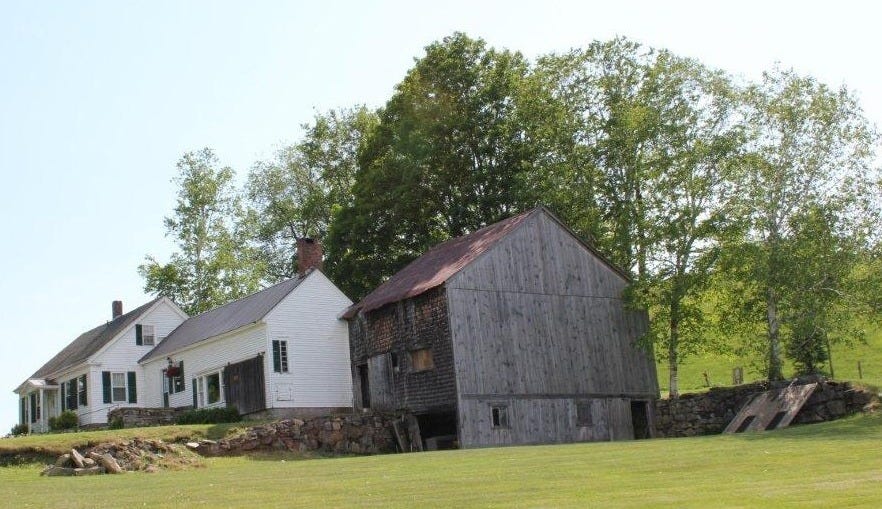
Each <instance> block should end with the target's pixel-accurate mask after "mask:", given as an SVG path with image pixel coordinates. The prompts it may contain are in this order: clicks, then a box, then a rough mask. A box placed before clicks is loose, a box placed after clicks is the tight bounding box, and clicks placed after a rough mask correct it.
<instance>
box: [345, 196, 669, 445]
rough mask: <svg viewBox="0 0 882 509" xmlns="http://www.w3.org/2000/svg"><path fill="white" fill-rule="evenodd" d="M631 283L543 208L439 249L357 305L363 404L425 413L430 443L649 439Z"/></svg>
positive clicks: (359, 399)
mask: <svg viewBox="0 0 882 509" xmlns="http://www.w3.org/2000/svg"><path fill="white" fill-rule="evenodd" d="M628 282H629V280H628V276H627V275H626V274H625V273H623V272H622V271H621V270H619V269H618V268H616V267H614V266H613V265H612V264H610V263H609V262H608V261H606V260H605V259H604V258H603V257H602V256H600V255H599V254H598V253H597V252H596V251H595V250H594V249H593V248H592V247H591V246H590V245H588V244H586V243H585V242H583V241H581V240H580V239H579V238H578V237H577V236H576V235H575V234H573V232H572V231H571V230H570V229H569V228H567V227H566V226H565V225H564V224H563V223H561V221H560V220H559V219H557V218H556V217H555V216H554V215H553V214H551V213H550V212H549V211H548V210H546V209H545V208H541V207H540V208H536V209H533V210H531V211H529V212H526V213H524V214H521V215H518V216H514V217H511V218H509V219H506V220H504V221H501V222H499V223H496V224H493V225H490V226H487V227H485V228H483V229H481V230H478V231H476V232H474V233H471V234H469V235H465V236H463V237H459V238H455V239H452V240H450V241H447V242H445V243H443V244H440V245H438V246H435V247H434V248H432V249H430V250H429V251H428V252H426V253H425V254H424V255H423V256H421V257H420V258H418V259H416V260H415V261H413V262H412V263H411V264H409V265H408V266H406V267H405V268H404V269H402V270H401V271H400V272H398V273H397V274H395V275H394V276H392V277H391V278H390V279H389V280H388V281H386V282H385V283H384V284H382V285H381V286H379V287H377V288H376V289H375V290H374V291H373V292H371V293H370V294H369V295H367V296H366V297H365V298H364V299H363V300H362V301H361V302H359V303H358V304H355V305H353V306H352V307H350V308H349V309H348V310H347V311H346V313H345V314H344V318H346V319H347V320H348V321H349V338H350V353H351V359H352V378H353V390H354V400H355V404H356V407H358V408H371V409H374V410H380V411H384V410H385V411H394V410H407V411H409V412H411V413H412V414H414V415H416V416H417V420H418V423H419V427H420V432H421V435H422V438H423V441H424V444H425V446H426V447H427V448H429V449H432V448H435V447H444V446H449V445H452V444H455V443H458V444H459V446H461V447H480V446H495V445H505V444H531V443H556V442H576V441H589V440H622V439H632V438H645V437H649V436H650V435H651V433H652V429H653V426H652V419H653V416H652V404H651V402H652V401H653V400H654V399H657V398H658V396H659V393H658V381H657V379H656V371H655V363H654V362H653V357H652V354H651V352H648V351H646V350H644V349H642V348H640V347H638V346H637V344H636V342H637V340H638V338H639V337H640V336H641V335H642V334H643V332H644V331H645V330H646V328H647V326H648V319H647V315H646V313H645V312H643V311H635V310H630V309H627V308H626V306H625V303H624V302H623V298H622V297H623V296H622V294H623V291H624V289H625V288H626V286H627V285H628Z"/></svg>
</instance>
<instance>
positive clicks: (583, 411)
mask: <svg viewBox="0 0 882 509" xmlns="http://www.w3.org/2000/svg"><path fill="white" fill-rule="evenodd" d="M593 425H594V423H593V420H592V418H591V402H590V401H577V402H576V426H593Z"/></svg>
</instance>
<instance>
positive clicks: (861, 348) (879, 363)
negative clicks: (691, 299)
mask: <svg viewBox="0 0 882 509" xmlns="http://www.w3.org/2000/svg"><path fill="white" fill-rule="evenodd" d="M760 360H761V359H754V358H751V357H737V356H726V355H710V354H708V355H703V356H699V357H689V358H687V359H686V362H685V363H683V364H681V365H680V391H681V392H694V391H700V390H703V389H706V388H707V385H706V384H705V380H704V376H703V374H702V373H703V372H704V371H707V374H708V378H709V380H710V383H711V386H719V385H732V369H733V368H734V367H736V366H741V367H743V368H744V381H745V382H751V381H755V380H761V379H763V378H764V374H763V373H760V371H759V370H757V369H755V368H752V367H751V366H756V365H761V363H760V362H759V361H760ZM858 361H860V362H861V369H862V371H863V378H862V379H860V381H861V382H863V383H865V384H870V385H874V386H876V387H882V327H880V326H878V325H874V326H871V327H869V328H868V329H867V342H866V344H856V345H853V346H846V345H833V368H834V374H835V375H836V378H837V379H838V380H855V381H858V380H859V379H858V368H857V363H858ZM657 368H658V381H659V387H661V390H662V392H663V393H664V392H667V390H668V366H667V364H666V363H664V362H659V363H658V366H657ZM792 372H793V368H792V366H790V365H786V366H785V372H784V373H785V376H788V375H790V374H792Z"/></svg>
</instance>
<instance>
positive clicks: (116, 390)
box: [110, 373, 127, 402]
mask: <svg viewBox="0 0 882 509" xmlns="http://www.w3.org/2000/svg"><path fill="white" fill-rule="evenodd" d="M110 377H111V378H110V383H111V386H110V387H111V391H112V394H113V401H114V402H116V401H122V402H125V401H126V397H127V393H126V374H125V373H111V375H110Z"/></svg>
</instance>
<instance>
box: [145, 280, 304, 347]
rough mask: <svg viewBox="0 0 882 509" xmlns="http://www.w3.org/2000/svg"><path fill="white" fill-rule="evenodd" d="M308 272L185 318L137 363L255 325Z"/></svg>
mask: <svg viewBox="0 0 882 509" xmlns="http://www.w3.org/2000/svg"><path fill="white" fill-rule="evenodd" d="M310 273H311V271H308V272H307V273H306V274H305V275H303V276H300V277H294V278H292V279H289V280H287V281H282V282H281V283H279V284H277V285H274V286H270V287H269V288H266V289H264V290H261V291H259V292H257V293H253V294H251V295H249V296H247V297H242V298H241V299H239V300H234V301H233V302H228V303H227V304H224V305H223V306H220V307H217V308H214V309H212V310H209V311H206V312H204V313H202V314H199V315H196V316H192V317H190V318H188V319H187V320H186V321H184V323H182V324H181V325H179V326H178V328H176V329H175V330H173V331H172V332H171V334H169V335H168V337H166V338H165V339H164V340H162V341H161V342H160V343H159V344H158V345H156V348H154V349H153V350H151V351H150V352H149V353H148V354H147V355H145V356H144V357H142V358H141V360H139V361H138V362H146V361H149V360H151V359H156V358H160V357H165V356H167V355H168V354H170V353H173V352H176V351H178V350H180V349H182V348H186V347H188V346H191V345H195V344H196V343H199V342H200V341H205V340H206V339H209V338H213V337H215V336H218V335H220V334H223V333H225V332H230V331H234V330H236V329H239V328H241V327H244V326H246V325H249V324H252V323H256V322H257V321H259V320H260V319H262V318H263V317H264V316H266V314H267V313H269V312H270V310H272V309H273V308H274V307H276V304H278V303H279V302H281V301H282V299H284V298H285V296H287V295H288V294H289V293H291V292H292V291H293V290H294V289H295V288H297V286H298V285H299V284H300V282H301V281H303V280H304V279H306V277H307V276H308V275H309V274H310Z"/></svg>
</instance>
